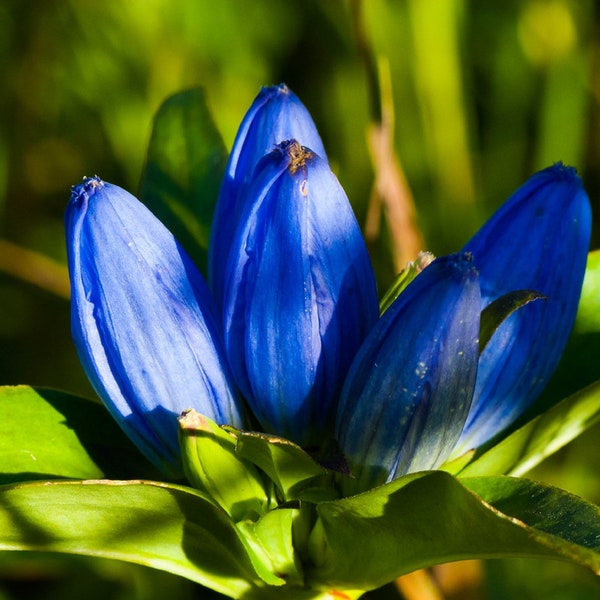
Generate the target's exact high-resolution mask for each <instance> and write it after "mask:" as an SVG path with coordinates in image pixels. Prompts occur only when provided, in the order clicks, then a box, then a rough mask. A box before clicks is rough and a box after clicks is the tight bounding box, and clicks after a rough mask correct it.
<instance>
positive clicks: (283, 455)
mask: <svg viewBox="0 0 600 600" xmlns="http://www.w3.org/2000/svg"><path fill="white" fill-rule="evenodd" d="M230 431H232V433H233V434H234V435H236V437H237V438H238V441H237V453H238V455H239V456H240V458H242V459H243V460H247V461H249V462H251V463H253V464H255V465H256V466H257V467H259V468H260V469H262V470H263V471H264V472H265V473H266V474H267V476H268V477H269V478H270V479H271V481H272V482H273V483H274V484H275V485H276V486H277V488H278V490H279V491H280V492H281V494H282V499H283V500H284V501H287V500H296V499H300V498H304V499H307V500H308V499H311V498H312V499H322V498H323V497H325V498H326V499H328V500H329V499H331V498H332V494H334V493H335V492H334V491H333V488H329V487H327V485H326V482H325V487H322V486H319V485H314V484H315V483H316V481H315V480H316V479H317V478H323V479H326V478H327V470H326V469H325V468H324V467H322V466H321V465H320V464H319V463H317V462H316V461H315V460H314V459H313V458H312V457H311V456H310V455H309V454H307V453H306V452H305V451H304V450H303V449H302V448H301V447H300V446H298V445H296V444H294V443H293V442H290V441H289V440H286V439H284V438H280V437H277V436H274V435H269V434H266V433H254V432H247V431H238V430H235V429H232V428H230ZM303 492H307V493H308V495H309V496H310V498H309V497H305V496H303Z"/></svg>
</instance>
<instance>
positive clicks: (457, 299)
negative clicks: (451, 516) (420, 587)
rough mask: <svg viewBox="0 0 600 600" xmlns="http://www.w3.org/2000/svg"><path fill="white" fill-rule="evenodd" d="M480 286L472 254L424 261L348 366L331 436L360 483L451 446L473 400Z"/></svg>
mask: <svg viewBox="0 0 600 600" xmlns="http://www.w3.org/2000/svg"><path fill="white" fill-rule="evenodd" d="M480 304H481V296H480V292H479V285H478V281H477V272H476V270H475V268H474V266H473V263H472V259H471V257H470V256H469V255H450V256H447V257H441V258H438V259H437V260H435V261H434V262H433V263H431V265H429V266H428V267H427V268H425V269H424V271H423V272H422V273H420V274H419V275H418V276H417V277H416V278H415V279H414V280H413V281H412V282H411V283H410V284H409V285H408V286H407V287H406V289H405V290H404V291H403V292H402V293H401V294H400V295H399V296H398V298H397V299H396V300H395V301H394V302H393V304H391V306H390V307H389V308H388V309H387V310H386V312H385V313H384V314H383V315H382V317H381V318H380V319H379V321H378V322H377V325H376V326H375V327H374V328H373V330H372V331H371V333H370V334H369V336H368V337H367V339H366V340H365V342H364V344H363V345H362V347H361V349H360V351H359V353H358V354H357V356H356V359H355V360H354V362H353V363H352V366H351V367H350V371H349V372H348V377H347V380H346V383H345V384H344V389H343V392H342V397H341V402H340V406H339V409H338V414H337V421H336V437H337V440H338V442H339V444H340V447H341V450H342V452H343V453H344V455H345V456H346V459H347V460H348V463H349V466H350V470H351V472H352V474H353V476H354V478H355V479H354V480H353V481H350V482H348V487H349V488H351V489H349V490H346V491H347V492H356V491H364V490H366V489H369V488H370V487H372V486H374V485H377V484H381V483H385V482H386V481H390V480H392V479H395V478H396V477H400V476H401V475H404V474H405V473H408V472H412V471H419V470H426V469H434V468H436V467H438V466H439V465H440V464H441V463H443V462H444V461H445V459H446V458H447V457H448V455H449V454H450V453H451V451H452V450H453V448H454V446H455V444H456V442H457V440H458V438H459V436H460V433H461V431H462V428H463V425H464V422H465V419H466V418H467V414H468V412H469V408H470V405H471V398H472V395H473V389H474V386H475V376H476V373H477V360H478V350H479V346H478V337H479V317H480Z"/></svg>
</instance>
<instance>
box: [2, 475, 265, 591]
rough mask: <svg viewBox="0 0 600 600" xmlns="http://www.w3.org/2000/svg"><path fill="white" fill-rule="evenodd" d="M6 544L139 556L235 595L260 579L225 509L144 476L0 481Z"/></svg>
mask: <svg viewBox="0 0 600 600" xmlns="http://www.w3.org/2000/svg"><path fill="white" fill-rule="evenodd" d="M0 549H2V550H37V551H45V552H46V551H47V552H65V553H71V554H83V555H88V556H101V557H105V558H113V559H118V560H123V561H127V562H133V563H137V564H141V565H146V566H149V567H154V568H157V569H162V570H164V571H169V572H170V573H174V574H176V575H181V576H182V577H187V578H188V579H191V580H193V581H196V582H198V583H201V584H203V585H205V586H207V587H210V588H212V589H214V590H217V591H218V592H221V593H223V594H226V595H228V596H231V597H234V598H237V597H240V596H241V595H242V594H243V593H244V592H245V591H247V590H249V589H250V588H251V587H252V584H253V583H254V584H258V585H262V584H261V582H260V580H259V579H258V577H257V575H256V573H255V572H254V569H253V567H252V564H251V562H250V559H249V558H248V555H247V553H246V550H245V548H244V545H243V544H242V542H241V541H240V539H239V536H238V534H237V530H236V528H235V526H234V525H233V523H232V521H231V520H230V519H229V517H228V516H227V514H226V513H225V512H224V511H223V510H221V509H220V508H218V507H217V506H215V505H214V504H213V503H212V502H210V501H208V500H207V499H205V498H203V497H202V496H201V495H200V494H198V493H196V492H195V491H193V490H191V489H189V488H184V487H181V486H175V485H167V484H163V483H155V482H142V481H107V480H102V481H83V482H79V481H68V482H64V481H63V482H37V483H29V484H17V485H13V486H4V487H0Z"/></svg>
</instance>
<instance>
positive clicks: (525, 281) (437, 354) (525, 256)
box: [66, 86, 591, 491]
mask: <svg viewBox="0 0 600 600" xmlns="http://www.w3.org/2000/svg"><path fill="white" fill-rule="evenodd" d="M590 223H591V215H590V206H589V200H588V198H587V195H586V193H585V191H584V189H583V187H582V184H581V181H580V179H579V177H578V176H577V174H576V172H575V170H574V169H572V168H570V167H566V166H564V165H562V164H556V165H554V166H552V167H549V168H548V169H545V170H544V171H541V172H539V173H537V174H535V175H534V176H533V177H532V178H531V179H530V180H529V181H527V182H526V183H525V184H524V185H523V186H522V187H521V188H520V189H519V190H517V192H515V194H514V195H513V196H512V197H511V198H510V199H509V200H508V201H507V202H506V203H505V204H504V205H503V206H502V207H501V208H500V209H499V210H498V212H497V213H496V214H495V215H494V216H493V217H492V218H491V219H490V220H489V221H488V222H487V223H486V224H484V226H483V227H482V228H481V229H480V231H479V232H478V233H477V234H475V236H474V237H473V238H472V239H471V240H470V241H469V242H468V243H467V244H466V245H465V246H464V248H463V249H462V250H461V251H460V252H459V253H457V254H452V255H450V256H447V257H440V258H438V259H436V260H434V261H433V262H432V263H431V264H430V265H429V266H427V267H426V268H425V269H424V270H423V271H422V272H421V273H420V274H419V275H417V276H416V277H415V278H414V279H413V281H412V282H411V283H410V284H408V286H407V287H406V288H405V289H404V290H403V291H402V293H400V295H399V296H398V297H397V298H396V300H394V302H393V303H392V304H391V305H390V306H389V307H388V308H387V309H386V310H385V312H384V313H383V314H382V315H381V316H379V309H378V303H377V293H376V287H375V277H374V274H373V269H372V267H371V263H370V260H369V256H368V254H367V250H366V246H365V243H364V240H363V238H362V235H361V233H360V229H359V226H358V224H357V222H356V219H355V218H354V215H353V213H352V210H351V208H350V205H349V203H348V200H347V198H346V195H345V193H344V191H343V189H342V188H341V186H340V185H339V183H338V181H337V179H336V178H335V176H334V175H333V173H332V172H331V170H330V167H329V164H328V162H327V158H326V156H325V152H324V150H323V148H322V144H321V141H320V138H319V137H318V134H317V132H316V129H315V128H314V124H313V123H312V120H311V119H310V115H308V112H307V111H306V109H305V108H304V107H303V106H302V104H301V103H300V101H299V100H298V99H297V98H296V97H295V96H294V95H293V94H292V93H291V92H290V91H289V90H288V89H287V88H285V87H284V86H279V87H274V88H265V89H263V90H262V91H261V94H259V97H258V98H257V100H256V101H255V103H254V104H253V106H252V107H251V109H250V111H249V112H248V114H247V115H246V117H245V118H244V121H243V123H242V126H241V128H240V131H239V133H238V136H237V138H236V142H235V145H234V149H233V151H232V155H231V157H230V161H229V166H228V169H227V172H226V174H225V177H224V181H223V184H222V188H221V193H220V198H219V204H218V208H217V212H216V215H215V219H214V223H213V230H212V233H211V257H210V260H211V265H210V267H209V271H210V273H211V285H212V294H211V292H209V290H208V287H207V285H206V284H205V283H204V281H203V279H202V276H201V275H200V273H199V272H198V270H197V269H196V267H195V266H194V265H193V264H192V262H191V260H190V259H189V257H188V256H187V254H186V253H185V251H184V250H183V249H182V248H181V247H180V246H179V244H178V243H177V242H176V241H175V240H174V239H173V236H172V235H171V234H170V233H169V232H168V231H167V230H166V229H165V227H164V226H163V225H162V224H161V223H160V222H159V221H158V220H157V219H156V218H155V217H154V216H153V215H152V214H151V213H150V212H149V211H148V210H147V209H146V208H145V207H144V206H143V205H142V204H141V203H140V202H138V201H137V200H136V199H135V198H134V197H133V196H131V195H130V194H128V193H127V192H125V191H124V190H122V189H121V188H118V187H116V186H114V185H111V184H109V183H104V182H102V181H101V180H100V179H98V178H92V179H87V180H85V181H84V182H83V183H82V184H81V185H79V186H77V187H76V188H75V189H74V190H73V193H72V196H71V200H70V202H69V204H68V208H67V214H66V229H67V247H68V253H69V270H70V277H71V283H72V327H73V337H74V340H75V345H76V347H77V350H78V353H79V355H80V357H81V361H82V364H83V366H84V368H85V370H86V372H87V374H88V376H89V378H90V380H91V381H92V384H93V385H94V387H95V389H96V390H97V392H98V394H99V396H100V397H101V398H102V400H103V401H104V402H105V404H106V405H107V407H108V409H109V410H110V412H111V413H112V414H113V416H114V417H115V418H116V419H117V421H118V422H119V423H120V424H121V426H122V427H123V429H124V430H125V431H126V433H127V434H128V435H129V436H130V437H131V439H132V440H133V441H134V442H135V443H136V444H137V445H138V447H139V448H140V449H141V450H142V451H143V452H144V453H145V454H146V455H147V456H148V457H149V458H150V459H151V460H153V462H155V463H156V464H157V465H159V466H161V467H162V468H163V469H165V471H166V472H168V473H169V474H171V475H174V476H177V475H178V474H180V473H181V458H180V454H179V448H178V442H177V416H178V414H179V413H180V412H181V411H183V410H185V409H188V408H195V409H196V410H197V411H198V412H200V413H202V414H204V415H205V416H207V417H209V418H210V419H212V420H213V421H215V422H217V423H219V424H230V425H233V426H234V427H237V428H244V427H246V428H248V427H256V424H258V426H259V427H260V428H261V429H262V430H264V431H266V432H268V433H271V434H275V435H279V436H284V437H288V438H289V439H291V440H293V441H295V442H297V443H299V444H301V445H305V446H311V447H314V446H321V445H324V444H325V443H326V442H327V441H328V440H329V439H330V438H334V439H336V440H337V442H338V443H339V446H340V449H341V451H342V453H343V454H344V455H345V457H346V459H347V462H348V465H349V466H350V468H351V471H352V473H353V474H354V476H355V487H354V488H352V490H350V491H354V490H361V489H367V488H369V487H371V486H373V485H377V484H379V483H383V482H385V481H389V480H391V479H394V478H397V477H400V476H401V475H403V474H405V473H408V472H412V471H416V470H424V469H435V468H437V467H438V466H440V465H441V464H442V463H443V462H444V461H446V460H447V459H448V458H450V457H453V456H456V455H458V454H460V453H461V452H464V451H466V450H469V449H471V448H473V447H478V446H480V445H481V444H483V443H485V442H487V441H488V440H490V439H491V438H492V437H494V436H495V435H496V434H497V433H499V432H501V431H502V430H503V429H505V428H506V427H508V426H509V425H510V424H511V423H513V422H514V421H515V419H517V418H518V417H519V416H520V415H521V414H523V412H524V411H525V410H526V409H527V408H528V407H529V406H530V405H531V404H532V402H533V401H534V400H535V398H536V397H537V396H538V395H539V393H540V392H541V390H542V389H543V387H544V385H545V384H546V383H547V381H548V379H549V377H550V376H551V374H552V372H553V371H554V369H555V367H556V365H557V362H558V360H559V358H560V355H561V353H562V351H563V349H564V346H565V343H566V340H567V337H568V335H569V332H570V330H571V328H572V325H573V322H574V318H575V312H576V309H577V304H578V300H579V295H580V291H581V286H582V281H583V275H584V271H585V263H586V256H587V250H588V246H589V240H590V226H591V225H590ZM519 290H534V291H536V292H539V293H540V294H542V295H543V299H542V300H539V301H536V302H531V303H530V304H527V305H525V306H521V307H520V308H519V309H518V310H516V311H514V312H513V313H512V314H510V316H508V318H506V319H505V320H504V321H503V322H502V323H501V324H500V325H499V327H498V328H497V330H496V331H495V333H494V334H493V335H492V337H491V338H490V340H489V341H488V343H487V344H486V346H485V348H484V349H483V351H482V352H481V353H480V347H479V333H480V320H481V314H482V311H483V310H484V309H485V308H486V307H487V306H488V305H489V304H490V303H491V302H493V301H494V300H496V299H498V298H501V297H503V296H505V295H506V294H510V293H511V292H515V291H519ZM246 407H249V409H250V411H251V413H252V416H250V417H249V416H248V414H247V412H246Z"/></svg>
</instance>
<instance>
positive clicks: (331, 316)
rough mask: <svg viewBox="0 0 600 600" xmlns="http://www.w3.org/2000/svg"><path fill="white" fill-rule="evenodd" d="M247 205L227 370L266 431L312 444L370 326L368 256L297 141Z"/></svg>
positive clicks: (275, 158)
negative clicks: (229, 369) (232, 375)
mask: <svg viewBox="0 0 600 600" xmlns="http://www.w3.org/2000/svg"><path fill="white" fill-rule="evenodd" d="M245 202H246V205H245V208H244V211H243V212H242V215H241V218H240V223H239V227H238V229H236V232H235V235H234V238H233V242H232V244H231V251H230V255H229V256H230V260H229V262H228V264H227V267H226V277H227V279H226V281H225V288H224V290H225V292H224V306H223V314H224V328H225V345H226V349H227V353H228V356H229V360H230V364H231V366H232V369H233V373H234V376H235V378H236V382H237V384H238V386H239V387H240V389H241V391H242V394H243V396H244V397H245V398H246V400H247V401H248V403H249V405H250V407H251V408H252V410H253V412H254V415H255V416H256V417H257V419H258V421H259V422H260V424H261V425H262V426H263V427H264V428H265V429H266V430H267V431H270V432H272V433H276V434H278V435H282V436H285V437H289V438H290V439H292V440H294V441H296V442H298V443H301V444H311V443H318V442H319V441H322V440H323V437H324V436H325V437H326V436H327V433H328V432H329V433H330V432H331V422H332V420H333V417H334V412H333V411H334V408H335V400H336V398H337V395H338V394H339V391H340V389H341V385H342V383H343V380H344V377H345V374H346V371H347V369H348V367H349V365H350V362H351V360H352V359H353V357H354V354H355V353H356V351H357V350H358V348H359V346H360V344H361V343H362V341H363V339H364V338H365V336H366V334H367V333H368V332H369V330H370V329H371V327H372V326H373V324H374V323H375V321H376V320H377V316H378V304H377V292H376V285H375V276H374V273H373V269H372V267H371V263H370V260H369V256H368V253H367V249H366V246H365V243H364V240H363V237H362V234H361V232H360V228H359V226H358V224H357V222H356V219H355V218H354V215H353V213H352V209H351V207H350V204H349V202H348V199H347V198H346V194H345V193H344V191H343V189H342V188H341V186H340V185H339V183H338V181H337V179H336V178H335V176H334V175H333V173H332V172H331V170H330V169H329V167H328V165H327V163H326V162H325V161H324V160H322V159H321V158H320V157H319V156H317V155H316V154H314V153H313V152H312V151H311V150H309V149H307V148H303V147H302V146H301V145H300V144H299V143H298V142H296V141H293V140H292V141H287V142H284V143H282V144H280V145H279V146H278V147H277V148H276V149H275V150H274V151H273V152H272V153H270V154H268V155H267V156H266V157H265V158H264V159H263V160H262V161H261V162H260V163H259V165H258V167H257V169H256V171H255V173H254V178H253V182H252V185H251V186H249V187H248V189H247V192H246V194H245Z"/></svg>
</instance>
